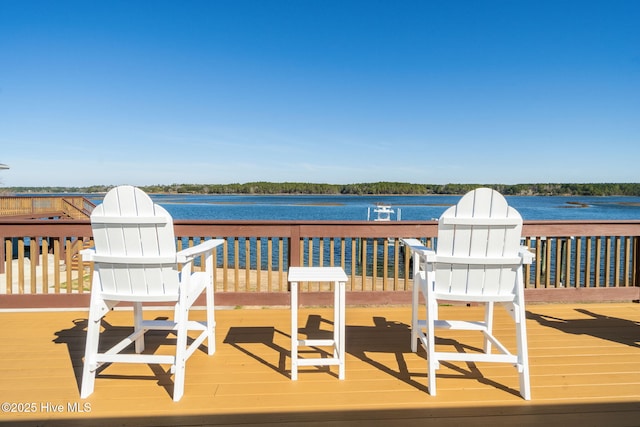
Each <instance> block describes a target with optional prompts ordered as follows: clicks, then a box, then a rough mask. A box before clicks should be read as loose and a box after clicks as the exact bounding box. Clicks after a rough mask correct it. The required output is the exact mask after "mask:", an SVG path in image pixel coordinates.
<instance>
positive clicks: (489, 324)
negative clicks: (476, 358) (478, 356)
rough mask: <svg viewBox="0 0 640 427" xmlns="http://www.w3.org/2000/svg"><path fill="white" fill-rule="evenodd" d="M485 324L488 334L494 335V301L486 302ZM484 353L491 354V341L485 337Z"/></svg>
mask: <svg viewBox="0 0 640 427" xmlns="http://www.w3.org/2000/svg"><path fill="white" fill-rule="evenodd" d="M484 324H485V327H486V328H487V332H488V333H489V334H490V335H492V334H493V301H489V302H486V303H485V304H484ZM484 352H485V353H486V354H490V353H491V341H490V340H489V339H488V338H487V336H486V335H485V337H484Z"/></svg>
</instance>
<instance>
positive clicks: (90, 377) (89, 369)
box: [80, 308, 102, 399]
mask: <svg viewBox="0 0 640 427" xmlns="http://www.w3.org/2000/svg"><path fill="white" fill-rule="evenodd" d="M94 311H95V310H94V309H93V308H92V309H90V310H89V321H88V325H87V342H86V344H85V351H84V367H83V368H82V385H81V390H80V397H81V398H83V399H84V398H86V397H88V396H89V395H91V393H93V388H94V384H95V380H96V369H97V362H96V358H97V354H98V343H99V341H100V320H101V319H102V317H99V316H96V315H95V314H94ZM96 317H97V318H96Z"/></svg>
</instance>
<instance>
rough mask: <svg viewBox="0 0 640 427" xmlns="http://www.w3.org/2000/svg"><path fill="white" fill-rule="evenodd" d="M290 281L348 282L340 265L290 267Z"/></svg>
mask: <svg viewBox="0 0 640 427" xmlns="http://www.w3.org/2000/svg"><path fill="white" fill-rule="evenodd" d="M288 280H289V282H346V281H347V280H349V278H348V277H347V275H346V274H345V272H344V270H343V269H342V268H340V267H289V278H288Z"/></svg>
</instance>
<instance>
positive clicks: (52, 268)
mask: <svg viewBox="0 0 640 427" xmlns="http://www.w3.org/2000/svg"><path fill="white" fill-rule="evenodd" d="M175 231H176V236H177V244H178V246H179V248H183V247H187V246H192V245H194V244H197V243H198V242H199V241H201V240H203V239H209V238H223V239H224V240H225V243H224V245H222V247H220V248H219V249H218V251H217V252H216V258H215V262H216V265H217V271H216V274H217V277H216V286H217V289H216V291H217V292H218V294H220V295H225V294H228V295H232V294H234V295H243V298H244V299H239V300H238V301H242V302H244V303H245V304H246V303H250V302H253V303H256V304H261V303H260V301H261V300H264V301H271V300H270V299H269V297H268V295H270V294H282V293H286V291H287V289H288V287H287V276H286V273H287V270H288V268H289V266H310V265H314V266H341V267H342V268H344V270H345V272H346V273H347V275H348V276H349V279H350V280H349V284H348V289H349V290H350V291H352V292H353V293H354V294H355V293H361V294H362V295H364V294H367V295H371V294H375V295H377V299H376V298H373V299H372V300H368V301H371V302H384V301H400V300H401V299H394V298H393V297H391V296H390V295H393V294H394V293H396V294H398V295H403V298H405V299H406V297H407V295H408V294H409V291H410V290H411V282H412V281H411V280H410V279H411V278H410V272H411V268H410V265H409V264H410V262H411V261H410V259H411V257H410V256H409V253H408V248H406V247H404V246H403V245H402V242H401V239H402V238H407V237H412V238H419V239H421V240H422V241H423V242H424V243H425V245H427V246H432V247H433V246H434V245H435V244H436V243H437V242H436V239H437V223H436V222H435V221H427V222H417V221H401V222H386V223H385V222H367V221H220V220H202V221H200V220H177V221H175ZM0 242H1V243H2V244H1V245H0V259H1V260H2V262H1V263H0V295H2V294H4V295H23V296H27V295H60V294H73V295H76V294H86V293H88V292H89V291H90V289H91V277H92V266H91V265H90V264H88V263H86V262H83V261H82V259H81V257H80V256H79V251H80V250H81V249H82V248H88V247H91V246H92V244H93V243H92V233H91V226H90V223H89V221H88V220H65V221H47V220H16V219H2V218H0ZM523 243H524V244H526V245H527V246H528V247H529V248H530V249H531V250H532V251H533V252H534V253H535V254H536V259H535V262H534V264H532V265H531V266H526V267H525V286H526V291H527V293H528V299H529V300H556V301H563V300H581V299H582V300H584V299H589V298H591V299H597V300H616V299H623V300H629V299H638V297H639V295H640V293H639V290H640V287H639V286H638V285H639V274H638V273H639V268H640V267H639V266H640V264H639V263H638V253H639V251H640V221H635V220H625V221H525V224H524V227H523ZM323 286H326V285H321V284H318V283H309V284H305V285H304V286H303V287H302V288H301V292H310V293H312V292H317V291H323V290H325V288H324V287H323ZM560 291H562V292H560ZM575 291H589V293H588V295H589V297H588V298H587V297H586V295H587V294H586V293H584V292H582V293H580V294H578V293H576V292H575ZM532 296H533V297H532ZM228 301H231V299H228ZM273 301H275V300H273ZM278 301H282V299H279V300H278Z"/></svg>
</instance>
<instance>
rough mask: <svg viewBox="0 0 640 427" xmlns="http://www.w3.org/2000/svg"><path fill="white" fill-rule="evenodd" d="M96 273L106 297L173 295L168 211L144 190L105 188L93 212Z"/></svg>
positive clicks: (175, 276)
mask: <svg viewBox="0 0 640 427" xmlns="http://www.w3.org/2000/svg"><path fill="white" fill-rule="evenodd" d="M91 226H92V228H93V238H94V241H95V254H94V256H93V261H94V263H95V264H94V265H95V270H94V274H97V275H98V280H97V281H94V285H96V284H97V285H99V286H100V287H101V291H102V296H103V298H104V299H106V300H108V299H116V300H121V301H127V300H128V301H145V300H153V301H163V300H164V301H177V300H178V286H179V274H178V270H177V264H176V242H175V237H174V231H173V220H172V218H171V215H170V214H169V213H168V212H167V211H166V210H165V209H164V208H162V207H161V206H159V205H157V204H155V203H153V201H152V200H151V198H150V197H149V196H148V195H147V194H145V193H144V192H143V191H142V190H140V189H138V188H135V187H132V186H120V187H117V188H114V189H113V190H111V191H109V192H108V193H107V194H106V196H105V198H104V201H103V202H102V204H100V205H99V206H97V207H96V208H95V209H94V210H93V213H92V214H91Z"/></svg>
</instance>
